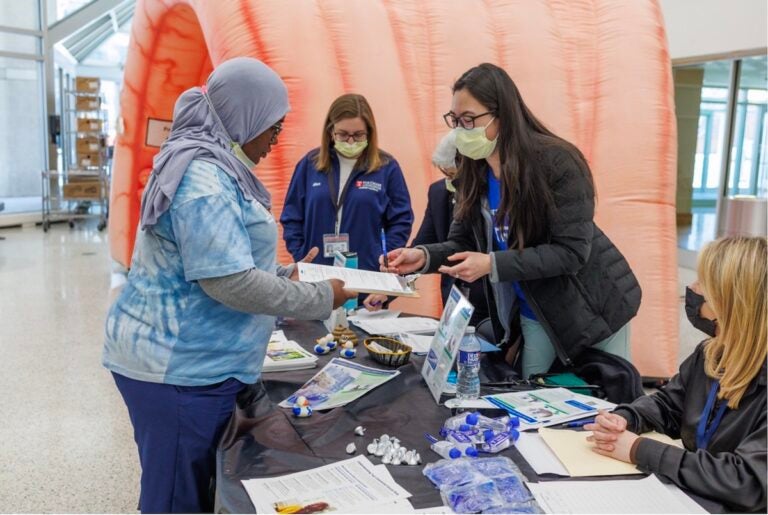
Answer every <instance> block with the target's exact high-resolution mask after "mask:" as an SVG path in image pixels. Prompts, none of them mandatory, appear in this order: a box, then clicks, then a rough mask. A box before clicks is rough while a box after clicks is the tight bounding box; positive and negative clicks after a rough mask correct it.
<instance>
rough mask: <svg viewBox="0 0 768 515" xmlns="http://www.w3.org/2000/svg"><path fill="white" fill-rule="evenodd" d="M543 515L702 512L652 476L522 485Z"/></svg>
mask: <svg viewBox="0 0 768 515" xmlns="http://www.w3.org/2000/svg"><path fill="white" fill-rule="evenodd" d="M526 484H527V486H528V489H530V491H531V493H532V494H533V496H534V497H535V498H536V502H537V503H539V506H541V507H542V508H543V509H544V511H545V512H547V513H706V511H705V510H704V509H703V508H702V507H701V506H699V505H698V504H696V503H695V502H694V501H693V500H691V499H690V498H689V497H687V496H686V495H685V494H684V493H683V492H682V491H681V490H680V489H679V488H677V487H676V486H673V485H664V484H662V482H661V481H659V479H658V478H657V477H656V476H648V477H647V478H645V479H638V480H632V479H625V480H615V481H547V482H544V483H526Z"/></svg>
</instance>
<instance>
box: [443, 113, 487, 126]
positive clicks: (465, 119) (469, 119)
mask: <svg viewBox="0 0 768 515" xmlns="http://www.w3.org/2000/svg"><path fill="white" fill-rule="evenodd" d="M487 114H493V111H486V112H485V113H482V114H478V115H475V116H472V115H468V114H463V115H461V116H456V115H455V114H453V113H451V112H450V111H449V112H447V113H445V114H444V115H443V120H445V124H446V125H447V126H448V127H450V128H451V129H455V128H456V127H461V128H462V129H474V128H475V120H476V119H478V118H480V117H481V116H485V115H487Z"/></svg>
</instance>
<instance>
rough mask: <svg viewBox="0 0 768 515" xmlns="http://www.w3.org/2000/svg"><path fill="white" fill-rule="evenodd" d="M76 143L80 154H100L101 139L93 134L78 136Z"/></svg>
mask: <svg viewBox="0 0 768 515" xmlns="http://www.w3.org/2000/svg"><path fill="white" fill-rule="evenodd" d="M75 145H76V146H75V148H76V149H77V153H78V154H98V153H100V152H101V139H100V138H95V137H93V136H89V137H86V138H77V143H76V144H75Z"/></svg>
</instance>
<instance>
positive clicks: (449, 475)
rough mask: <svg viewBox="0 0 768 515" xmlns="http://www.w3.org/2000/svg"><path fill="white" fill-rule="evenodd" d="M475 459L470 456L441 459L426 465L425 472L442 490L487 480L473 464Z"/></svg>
mask: <svg viewBox="0 0 768 515" xmlns="http://www.w3.org/2000/svg"><path fill="white" fill-rule="evenodd" d="M473 461H477V460H476V459H469V458H459V459H456V460H439V461H436V462H434V463H430V464H429V465H427V466H426V467H424V471H423V474H424V475H425V476H427V477H428V478H429V480H430V481H432V483H434V484H435V486H436V487H437V488H439V489H440V490H442V489H444V488H447V487H453V486H459V485H465V484H467V483H479V482H482V481H485V480H486V477H485V476H483V475H482V474H481V473H480V472H478V471H477V469H475V468H474V467H473V466H472V462H473Z"/></svg>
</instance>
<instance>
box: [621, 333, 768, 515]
mask: <svg viewBox="0 0 768 515" xmlns="http://www.w3.org/2000/svg"><path fill="white" fill-rule="evenodd" d="M701 350H702V348H701V346H700V347H699V349H697V351H696V352H694V353H693V354H692V355H691V356H690V357H689V358H688V359H686V360H685V362H684V363H683V364H682V365H681V367H680V372H679V373H678V374H677V375H676V376H675V377H673V378H672V380H670V382H669V384H668V385H667V386H665V387H664V388H663V389H662V390H661V391H659V392H658V393H656V394H653V395H650V396H645V397H641V398H640V399H637V400H636V401H635V402H633V403H632V404H630V405H622V406H619V407H618V408H617V409H616V410H615V413H617V414H619V415H621V416H623V417H624V418H626V419H627V427H628V429H629V430H631V431H633V432H635V433H638V434H642V433H645V432H648V431H650V430H656V431H658V432H660V433H665V434H667V435H668V436H670V437H672V438H679V437H680V431H681V427H680V425H681V422H680V421H681V419H682V417H683V411H684V410H685V409H686V405H687V404H688V403H687V402H686V385H688V388H689V389H691V388H693V387H692V384H693V383H692V381H702V380H704V378H703V376H702V375H703V374H704V372H703V363H702V361H703V355H702V352H701ZM694 376H695V377H694ZM740 409H760V410H762V411H761V414H760V415H759V416H757V417H755V419H754V422H750V423H749V424H748V427H744V428H743V435H744V436H743V437H741V438H740V440H739V441H738V443H736V444H735V448H734V449H733V451H731V452H716V453H713V452H709V451H707V450H703V449H697V450H692V451H689V450H686V449H682V448H679V447H676V446H673V445H668V444H665V443H661V442H657V441H655V440H651V439H648V438H642V439H641V440H640V442H639V443H638V445H637V449H636V453H635V459H636V461H637V467H638V468H639V469H640V470H642V471H643V472H647V473H654V474H656V475H658V476H660V477H664V478H666V479H667V480H669V481H671V482H672V483H675V484H676V485H678V486H680V487H681V488H684V489H686V490H689V491H691V492H693V493H695V494H698V495H702V496H704V497H709V498H712V499H716V500H717V501H719V502H722V503H724V504H726V505H727V506H729V507H732V508H735V509H737V510H738V511H759V512H762V513H765V508H766V432H767V431H768V425H767V424H766V410H765V406H764V405H761V406H748V407H747V406H745V407H744V408H741V407H740Z"/></svg>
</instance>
